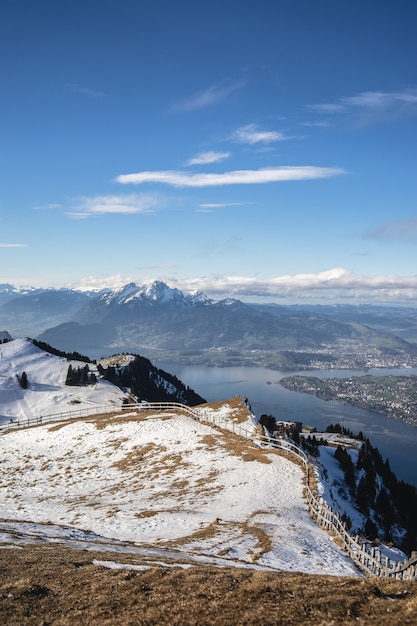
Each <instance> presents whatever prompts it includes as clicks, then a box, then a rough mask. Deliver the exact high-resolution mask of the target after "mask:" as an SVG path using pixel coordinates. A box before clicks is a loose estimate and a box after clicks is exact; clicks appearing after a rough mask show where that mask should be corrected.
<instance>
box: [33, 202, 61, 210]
mask: <svg viewBox="0 0 417 626" xmlns="http://www.w3.org/2000/svg"><path fill="white" fill-rule="evenodd" d="M61 207H62V204H56V203H50V204H40V205H38V206H34V207H32V209H33V210H34V211H52V210H53V209H59V208H61Z"/></svg>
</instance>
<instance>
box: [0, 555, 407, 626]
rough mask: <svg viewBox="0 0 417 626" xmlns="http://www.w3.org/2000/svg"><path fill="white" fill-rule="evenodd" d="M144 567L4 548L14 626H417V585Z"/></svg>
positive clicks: (6, 604) (131, 559) (2, 612)
mask: <svg viewBox="0 0 417 626" xmlns="http://www.w3.org/2000/svg"><path fill="white" fill-rule="evenodd" d="M95 560H98V561H113V562H114V561H117V562H122V563H124V564H126V565H127V564H130V565H131V566H136V567H138V566H140V565H141V562H140V558H138V557H137V555H135V556H132V555H126V554H123V555H120V554H119V555H118V554H116V553H115V552H108V553H104V552H92V551H87V550H80V549H72V548H67V547H62V546H59V545H51V544H48V545H46V544H34V545H29V546H23V547H10V546H0V623H1V624H4V625H5V626H15V625H16V626H24V625H32V624H33V625H36V626H47V625H54V626H58V625H59V626H67V625H77V626H78V625H83V626H90V625H94V626H96V625H97V624H100V625H101V624H103V625H104V626H106V625H113V624H117V625H119V624H120V625H123V626H124V625H132V626H133V625H135V626H136V625H154V624H155V625H158V626H159V625H164V624H169V625H170V626H175V625H181V626H188V625H195V626H197V625H198V626H206V625H219V626H226V625H227V626H230V625H234V624H239V625H242V626H244V625H245V626H251V625H255V624H256V625H257V626H259V625H262V626H267V625H272V624H291V625H301V624H302V625H303V626H306V625H312V624H317V625H318V624H320V625H322V626H324V625H326V626H329V625H331V624H343V625H347V626H349V625H351V624H352V625H353V624H356V625H357V624H367V625H368V624H371V625H372V624H377V625H378V626H400V625H401V626H403V625H405V624H417V584H416V583H415V582H402V581H395V580H384V579H369V578H367V579H363V578H359V577H358V578H354V577H333V576H313V575H304V574H299V573H291V572H266V571H256V570H249V569H238V568H233V567H227V568H220V567H213V566H206V565H197V566H192V567H190V568H188V569H183V568H180V567H176V566H175V564H172V565H173V567H162V566H158V565H156V564H155V567H152V566H151V567H149V560H148V561H147V565H148V567H149V568H148V569H145V570H135V569H109V568H106V567H103V566H102V565H100V564H96V563H94V561H95Z"/></svg>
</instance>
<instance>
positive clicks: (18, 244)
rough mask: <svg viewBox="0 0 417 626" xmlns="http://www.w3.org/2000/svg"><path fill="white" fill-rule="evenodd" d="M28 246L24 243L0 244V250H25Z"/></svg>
mask: <svg viewBox="0 0 417 626" xmlns="http://www.w3.org/2000/svg"><path fill="white" fill-rule="evenodd" d="M27 247H28V245H27V244H26V243H1V242H0V248H27Z"/></svg>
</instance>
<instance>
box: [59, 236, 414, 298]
mask: <svg viewBox="0 0 417 626" xmlns="http://www.w3.org/2000/svg"><path fill="white" fill-rule="evenodd" d="M238 243H239V242H238V240H236V239H233V238H232V239H230V240H229V241H227V242H226V243H225V244H224V247H227V248H230V246H231V245H237V244H238ZM214 247H215V246H214ZM216 249H217V248H216ZM143 269H144V270H151V273H150V274H147V275H146V276H144V275H142V276H140V277H139V276H132V275H130V276H128V275H121V274H116V275H113V276H103V277H91V276H90V277H88V278H85V279H83V280H82V281H80V282H79V283H78V284H76V285H71V286H72V287H73V288H75V289H80V290H84V291H87V290H100V289H104V288H114V289H115V288H120V287H122V286H123V285H126V284H127V283H130V282H135V283H136V284H137V285H143V284H145V283H148V282H151V281H152V280H163V281H164V282H166V283H167V284H168V285H169V286H170V287H176V288H177V289H180V290H182V291H185V292H194V291H196V290H197V291H202V292H203V293H205V294H207V295H208V296H210V297H212V298H214V299H222V298H226V297H234V298H238V299H241V300H243V301H247V302H249V301H257V302H262V301H267V302H274V301H275V302H282V303H283V302H285V301H289V302H290V301H297V302H327V303H328V302H349V303H354V302H355V301H357V302H358V303H362V304H363V303H364V302H374V303H392V304H395V303H409V304H410V305H414V303H415V301H416V298H417V275H414V276H363V275H360V274H355V273H354V272H352V271H351V270H349V269H346V268H332V269H329V270H325V271H322V272H316V273H302V274H293V275H290V274H286V275H281V276H274V277H271V278H264V279H261V278H259V277H252V276H219V275H217V276H203V277H197V278H181V277H179V276H178V274H175V275H174V274H171V275H168V274H161V271H162V272H163V271H164V269H165V270H168V271H169V270H170V269H172V268H170V267H169V266H168V267H163V266H159V267H158V266H154V267H149V268H143Z"/></svg>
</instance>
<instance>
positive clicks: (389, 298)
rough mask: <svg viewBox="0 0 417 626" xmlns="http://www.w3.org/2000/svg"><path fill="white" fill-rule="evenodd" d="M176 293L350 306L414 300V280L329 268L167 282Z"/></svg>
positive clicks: (416, 288) (416, 284) (416, 286)
mask: <svg viewBox="0 0 417 626" xmlns="http://www.w3.org/2000/svg"><path fill="white" fill-rule="evenodd" d="M167 282H170V284H172V283H174V284H175V286H176V287H177V288H178V289H182V290H186V291H193V290H195V289H199V290H200V291H203V292H204V293H207V294H208V295H210V296H212V297H215V298H225V297H235V298H240V299H242V300H245V299H246V300H248V299H249V300H257V301H260V300H264V299H268V300H270V301H274V300H275V301H277V300H278V301H280V300H285V299H293V300H301V301H302V300H306V301H327V302H329V301H344V300H347V301H349V302H354V301H355V299H358V301H360V302H365V301H370V302H399V301H401V302H406V301H415V299H416V297H417V275H415V276H409V277H404V276H361V275H358V274H354V273H353V272H351V271H350V270H348V269H344V268H333V269H330V270H326V271H323V272H317V273H310V274H307V273H306V274H295V275H283V276H276V277H272V278H268V279H259V278H256V277H255V278H254V277H247V276H214V277H203V278H190V279H178V278H173V279H167Z"/></svg>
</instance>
